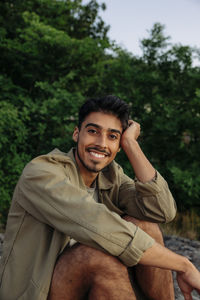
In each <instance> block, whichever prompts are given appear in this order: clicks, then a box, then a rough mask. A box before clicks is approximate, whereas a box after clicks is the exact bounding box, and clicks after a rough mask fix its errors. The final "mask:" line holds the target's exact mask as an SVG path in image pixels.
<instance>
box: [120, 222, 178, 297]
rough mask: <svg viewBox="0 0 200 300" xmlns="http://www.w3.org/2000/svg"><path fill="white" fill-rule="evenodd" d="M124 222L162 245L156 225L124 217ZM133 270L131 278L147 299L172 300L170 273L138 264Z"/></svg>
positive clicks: (172, 291)
mask: <svg viewBox="0 0 200 300" xmlns="http://www.w3.org/2000/svg"><path fill="white" fill-rule="evenodd" d="M124 219H125V220H126V221H129V222H132V223H134V224H135V225H137V226H139V227H140V228H141V229H142V230H144V231H145V232H147V233H148V234H149V235H150V236H151V237H153V238H154V239H155V241H156V242H158V243H160V244H161V245H164V241H163V237H162V233H161V231H160V228H159V226H158V225H157V224H155V223H151V222H146V221H140V220H137V219H135V218H132V217H129V216H125V217H124ZM132 269H133V277H134V275H135V278H136V280H137V282H138V284H139V286H140V287H141V289H142V291H143V292H144V293H145V295H146V296H147V297H148V298H149V299H153V300H174V299H175V298H174V297H175V296H174V286H173V279H172V272H171V271H168V270H163V269H159V268H154V267H149V266H143V265H140V264H138V265H137V266H135V267H134V268H132Z"/></svg>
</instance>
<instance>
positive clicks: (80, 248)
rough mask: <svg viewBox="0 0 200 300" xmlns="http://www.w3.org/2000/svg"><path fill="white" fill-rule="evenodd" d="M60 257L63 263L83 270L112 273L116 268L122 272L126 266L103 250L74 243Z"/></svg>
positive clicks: (93, 272)
mask: <svg viewBox="0 0 200 300" xmlns="http://www.w3.org/2000/svg"><path fill="white" fill-rule="evenodd" d="M60 259H61V260H62V263H63V264H65V263H66V264H69V263H70V264H71V265H74V266H75V267H78V268H81V269H82V270H83V271H84V272H87V273H92V274H95V272H98V273H100V272H102V273H104V272H106V273H107V274H108V273H113V272H115V271H116V270H121V271H122V272H123V271H125V270H126V267H125V266H124V265H123V264H122V263H121V262H120V261H119V260H118V259H117V258H116V257H114V256H112V255H110V254H108V253H104V252H103V251H100V250H97V249H95V248H92V247H89V246H86V245H83V244H75V245H74V246H73V247H72V248H70V249H69V248H68V249H66V250H64V252H63V254H62V255H61V257H60Z"/></svg>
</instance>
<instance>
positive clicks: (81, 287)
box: [48, 244, 136, 300]
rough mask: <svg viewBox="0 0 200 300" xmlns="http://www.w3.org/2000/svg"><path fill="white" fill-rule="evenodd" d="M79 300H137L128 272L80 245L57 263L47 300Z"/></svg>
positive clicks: (109, 257)
mask: <svg viewBox="0 0 200 300" xmlns="http://www.w3.org/2000/svg"><path fill="white" fill-rule="evenodd" d="M86 295H87V297H86ZM79 299H88V300H119V299H120V300H128V299H129V300H136V297H135V294H134V292H133V289H132V286H131V283H130V280H129V276H128V271H127V268H126V267H125V266H124V265H123V264H122V263H121V262H120V261H119V260H118V259H117V258H115V257H113V256H111V255H109V254H106V253H103V252H102V251H99V250H96V249H93V248H91V247H88V246H85V245H82V244H76V245H74V246H73V247H72V248H70V249H69V248H68V249H67V248H66V249H65V250H64V251H63V253H62V255H61V256H60V258H59V259H58V261H57V263H56V266H55V269H54V273H53V277H52V282H51V287H50V292H49V296H48V300H79Z"/></svg>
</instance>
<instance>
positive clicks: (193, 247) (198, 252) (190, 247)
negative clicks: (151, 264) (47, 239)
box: [0, 233, 200, 300]
mask: <svg viewBox="0 0 200 300" xmlns="http://www.w3.org/2000/svg"><path fill="white" fill-rule="evenodd" d="M2 245H3V234H2V233H0V257H1V254H2ZM165 245H166V247H167V248H169V249H171V250H172V251H174V252H176V253H178V254H181V255H184V256H186V257H187V258H188V259H189V260H190V261H191V262H192V263H193V264H194V265H195V266H196V267H197V268H198V269H199V270H200V241H193V240H189V239H186V238H181V237H176V236H165ZM173 276H174V286H175V297H176V298H175V299H176V300H184V297H183V296H182V294H181V292H180V290H179V287H178V285H177V282H176V279H175V276H176V274H175V272H174V274H173ZM199 299H200V296H199V295H197V293H196V292H194V293H193V300H199ZM161 300H162V299H161Z"/></svg>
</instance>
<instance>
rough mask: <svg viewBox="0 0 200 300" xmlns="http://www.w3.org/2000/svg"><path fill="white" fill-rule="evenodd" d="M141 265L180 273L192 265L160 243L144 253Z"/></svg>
mask: <svg viewBox="0 0 200 300" xmlns="http://www.w3.org/2000/svg"><path fill="white" fill-rule="evenodd" d="M139 263H140V264H143V265H149V266H153V267H158V268H163V269H169V270H174V271H178V272H185V270H186V269H187V268H188V267H189V266H190V265H191V263H190V262H189V260H188V259H187V258H186V257H184V256H181V255H178V254H176V253H174V252H172V251H171V250H169V249H167V248H165V247H163V246H162V245H160V244H158V243H155V244H154V245H153V246H152V247H151V248H149V249H147V250H146V251H145V252H144V254H143V256H142V257H141V260H140V262H139Z"/></svg>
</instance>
